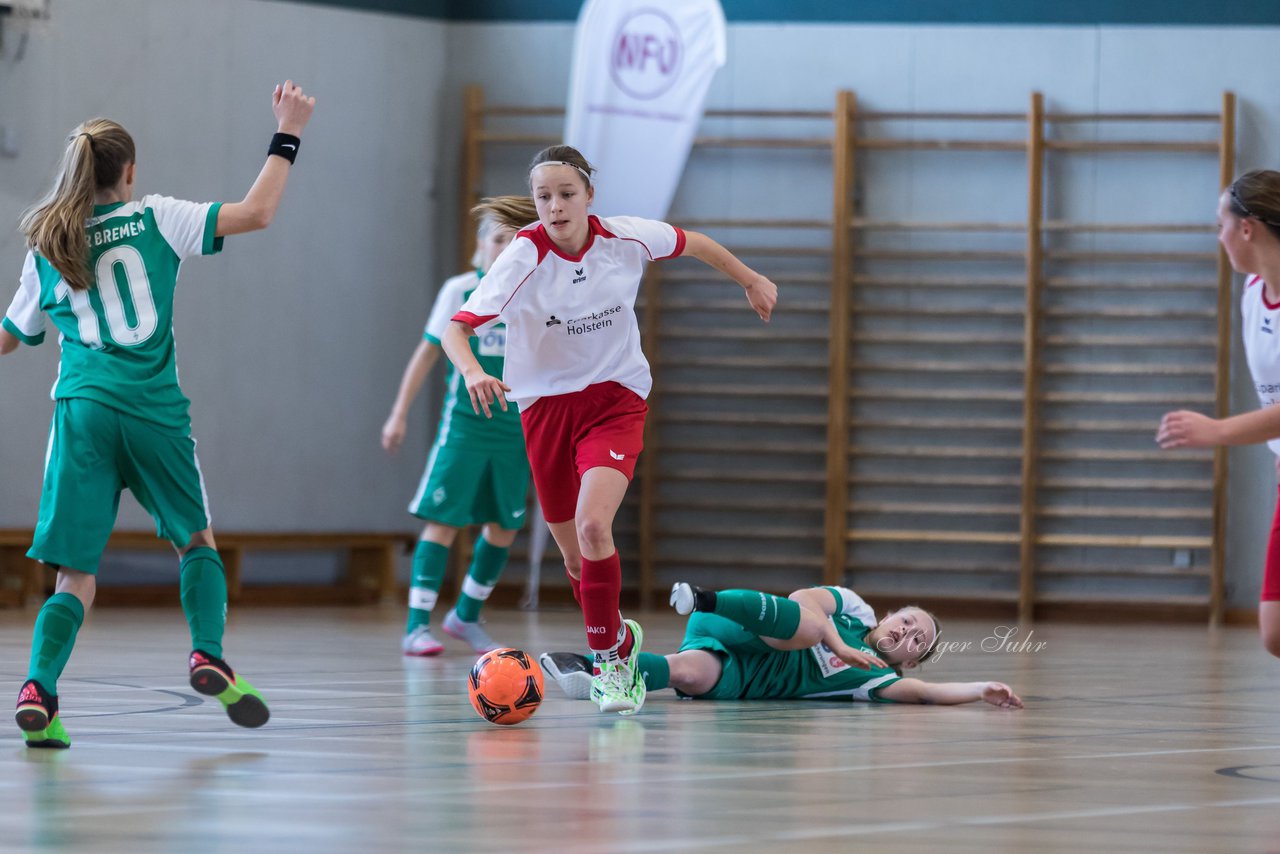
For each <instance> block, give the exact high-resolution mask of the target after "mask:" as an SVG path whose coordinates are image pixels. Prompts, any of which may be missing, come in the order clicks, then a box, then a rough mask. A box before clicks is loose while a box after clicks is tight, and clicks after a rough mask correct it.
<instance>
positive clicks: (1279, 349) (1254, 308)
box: [1240, 276, 1280, 455]
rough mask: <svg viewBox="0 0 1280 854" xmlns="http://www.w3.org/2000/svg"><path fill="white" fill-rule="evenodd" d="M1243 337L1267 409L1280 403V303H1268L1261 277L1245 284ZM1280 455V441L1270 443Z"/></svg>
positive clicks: (1250, 365)
mask: <svg viewBox="0 0 1280 854" xmlns="http://www.w3.org/2000/svg"><path fill="white" fill-rule="evenodd" d="M1240 334H1241V337H1242V338H1243V339H1244V354H1245V358H1246V359H1247V360H1248V362H1249V373H1250V375H1251V376H1252V377H1253V387H1254V388H1255V389H1256V390H1257V392H1258V402H1259V403H1261V404H1262V407H1263V408H1264V409H1265V408H1267V407H1268V406H1275V405H1276V404H1277V403H1280V303H1270V302H1268V301H1267V291H1266V286H1265V285H1264V284H1263V282H1262V279H1261V277H1259V276H1252V277H1250V279H1249V280H1248V281H1247V282H1245V285H1244V294H1243V296H1242V297H1241V299H1240ZM1267 447H1269V448H1271V450H1272V452H1274V453H1276V454H1278V455H1280V439H1272V440H1271V441H1270V442H1268V443H1267Z"/></svg>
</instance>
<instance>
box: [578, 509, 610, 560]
mask: <svg viewBox="0 0 1280 854" xmlns="http://www.w3.org/2000/svg"><path fill="white" fill-rule="evenodd" d="M578 543H579V545H580V546H581V547H582V551H583V552H587V553H590V554H593V555H598V556H599V557H600V558H605V557H608V556H609V555H611V554H613V527H612V525H611V524H610V520H608V519H603V518H601V517H598V516H585V517H583V518H581V519H579V520H578Z"/></svg>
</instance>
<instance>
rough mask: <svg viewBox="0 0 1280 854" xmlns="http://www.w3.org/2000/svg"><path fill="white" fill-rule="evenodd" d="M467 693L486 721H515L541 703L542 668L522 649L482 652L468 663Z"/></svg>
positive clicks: (498, 722)
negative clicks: (473, 662) (476, 658)
mask: <svg viewBox="0 0 1280 854" xmlns="http://www.w3.org/2000/svg"><path fill="white" fill-rule="evenodd" d="M467 694H468V695H469V696H470V698H471V705H472V707H474V708H475V710H476V713H477V714H478V715H480V717H482V718H484V719H485V720H486V721H488V722H489V723H491V724H502V725H504V726H507V725H510V724H518V723H520V722H521V721H523V720H525V719H526V718H528V717H529V716H530V715H532V714H533V713H534V712H536V711H537V710H538V706H540V705H542V696H543V694H542V668H540V667H538V665H537V663H536V662H534V660H533V659H532V658H530V657H529V654H528V653H527V652H525V651H524V650H520V649H509V648H506V649H495V650H493V651H492V652H486V653H485V654H484V655H482V656H480V658H479V660H478V661H476V663H475V664H474V665H472V667H471V674H470V675H469V676H468V677H467Z"/></svg>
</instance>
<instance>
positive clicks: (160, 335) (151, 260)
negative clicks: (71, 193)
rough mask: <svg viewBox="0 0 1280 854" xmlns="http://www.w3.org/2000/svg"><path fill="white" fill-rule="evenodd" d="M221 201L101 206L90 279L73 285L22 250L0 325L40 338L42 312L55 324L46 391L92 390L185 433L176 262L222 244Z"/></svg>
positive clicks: (71, 394)
mask: <svg viewBox="0 0 1280 854" xmlns="http://www.w3.org/2000/svg"><path fill="white" fill-rule="evenodd" d="M220 207H221V203H219V202H214V203H204V204H199V203H196V202H184V201H178V200H177V199H171V198H168V197H166V196H144V197H143V198H142V199H141V200H139V201H135V202H117V203H115V204H111V205H98V206H96V207H94V209H93V217H92V218H90V219H89V220H88V221H87V222H86V223H85V229H86V231H87V232H88V238H89V270H90V272H91V273H92V278H93V284H92V286H91V287H90V288H89V289H88V290H85V291H74V290H72V289H71V287H70V285H68V284H67V283H66V282H65V281H63V279H62V276H61V274H59V273H58V271H57V270H55V269H54V268H53V266H52V265H51V264H50V263H49V262H48V261H47V260H45V259H44V258H43V257H41V255H40V253H39V251H38V247H37V250H36V251H32V252H28V253H27V258H26V262H25V263H24V264H23V267H22V277H21V280H20V281H19V284H18V293H17V294H16V295H15V296H14V298H13V302H12V303H11V304H10V306H9V310H8V312H7V313H6V314H5V318H4V321H3V323H4V328H5V329H7V330H8V331H9V332H10V333H12V334H13V335H15V336H17V337H18V338H19V339H21V340H22V341H23V342H24V343H27V344H32V345H35V344H39V343H40V342H41V341H43V340H44V333H45V323H44V317H45V315H48V317H49V319H50V320H52V321H53V325H54V326H55V327H56V328H57V330H58V332H59V338H58V341H59V344H60V345H61V347H62V360H61V364H60V365H59V366H58V378H57V380H56V381H55V382H54V384H53V393H52V397H53V398H54V399H55V400H56V399H60V398H88V399H91V400H96V401H98V402H99V403H103V404H106V405H107V406H110V407H112V408H114V409H117V410H120V411H121V412H125V413H128V414H130V415H134V416H136V417H138V418H142V419H145V420H147V421H150V422H153V423H155V424H157V425H160V426H161V427H164V428H166V429H170V430H176V431H180V432H182V433H183V434H184V435H186V434H188V433H190V430H191V422H190V418H189V416H188V412H187V410H188V406H189V402H188V401H187V398H186V396H185V395H183V393H182V389H181V388H179V387H178V368H177V363H176V360H175V352H174V344H173V296H174V290H175V289H176V287H177V283H178V268H179V267H180V266H181V264H182V262H183V261H184V260H186V259H187V258H190V257H191V256H193V255H212V254H213V253H215V252H218V251H220V250H221V249H222V238H217V237H214V228H215V226H216V224H217V221H218V209H219V208H220Z"/></svg>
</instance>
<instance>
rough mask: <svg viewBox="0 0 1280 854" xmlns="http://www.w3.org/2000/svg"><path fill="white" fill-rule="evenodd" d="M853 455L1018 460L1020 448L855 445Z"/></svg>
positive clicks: (850, 452) (851, 453)
mask: <svg viewBox="0 0 1280 854" xmlns="http://www.w3.org/2000/svg"><path fill="white" fill-rule="evenodd" d="M849 455H850V456H852V457H864V458H868V459H876V458H903V459H913V458H918V459H939V458H940V459H954V460H1016V459H1017V458H1018V449H1017V448H1016V447H1014V446H1012V445H1011V446H1009V447H1008V448H965V447H957V446H953V445H952V446H949V445H881V446H879V447H871V446H861V445H854V446H853V447H851V448H850V449H849Z"/></svg>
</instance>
